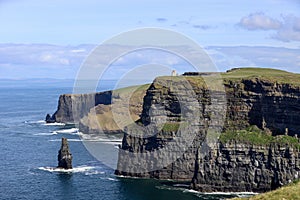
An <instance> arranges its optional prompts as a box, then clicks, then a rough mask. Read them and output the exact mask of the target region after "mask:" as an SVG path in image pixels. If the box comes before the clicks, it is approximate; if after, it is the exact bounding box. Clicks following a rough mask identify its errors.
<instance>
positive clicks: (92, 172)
mask: <svg viewBox="0 0 300 200" xmlns="http://www.w3.org/2000/svg"><path fill="white" fill-rule="evenodd" d="M84 174H85V175H97V174H105V172H102V171H97V170H96V171H88V172H86V173H84Z"/></svg>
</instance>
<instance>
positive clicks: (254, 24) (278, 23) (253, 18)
mask: <svg viewBox="0 0 300 200" xmlns="http://www.w3.org/2000/svg"><path fill="white" fill-rule="evenodd" d="M238 26H239V27H241V28H244V29H247V30H249V31H258V30H263V31H268V30H273V31H275V33H273V34H271V35H270V37H271V38H272V39H276V40H280V41H283V42H292V41H300V17H297V16H294V15H287V16H283V15H282V16H281V19H280V20H278V19H274V18H272V17H269V16H267V15H265V14H264V13H261V12H258V13H251V14H249V15H248V16H245V17H243V18H242V19H241V20H240V22H239V23H238Z"/></svg>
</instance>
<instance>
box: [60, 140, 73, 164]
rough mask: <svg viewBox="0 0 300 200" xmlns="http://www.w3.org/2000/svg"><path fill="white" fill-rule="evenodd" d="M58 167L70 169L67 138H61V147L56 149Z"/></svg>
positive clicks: (70, 157)
mask: <svg viewBox="0 0 300 200" xmlns="http://www.w3.org/2000/svg"><path fill="white" fill-rule="evenodd" d="M57 160H58V166H57V167H58V168H63V169H72V154H71V152H70V149H69V145H68V140H67V138H61V147H60V150H59V151H58V156H57Z"/></svg>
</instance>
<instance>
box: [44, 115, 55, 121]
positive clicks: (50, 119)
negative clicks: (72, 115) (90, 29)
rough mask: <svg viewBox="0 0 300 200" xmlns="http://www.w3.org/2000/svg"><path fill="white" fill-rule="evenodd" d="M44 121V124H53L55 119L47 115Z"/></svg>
mask: <svg viewBox="0 0 300 200" xmlns="http://www.w3.org/2000/svg"><path fill="white" fill-rule="evenodd" d="M45 121H46V123H54V122H55V118H54V117H53V116H51V115H50V114H47V115H46V119H45Z"/></svg>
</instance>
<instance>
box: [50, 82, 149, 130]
mask: <svg viewBox="0 0 300 200" xmlns="http://www.w3.org/2000/svg"><path fill="white" fill-rule="evenodd" d="M148 87H149V84H145V85H140V86H132V87H127V88H122V89H117V90H114V91H105V92H98V93H91V94H63V95H60V97H59V100H58V107H57V110H56V112H55V113H54V114H53V115H52V116H49V115H47V117H46V120H47V119H48V121H49V122H60V123H75V124H79V129H80V131H82V132H84V133H95V132H97V131H98V130H99V127H101V129H103V130H104V131H107V132H121V131H122V130H121V128H120V127H118V125H117V124H116V123H115V122H114V120H113V116H112V111H111V105H112V103H113V104H115V105H118V106H121V107H122V106H123V107H124V106H127V105H126V103H127V101H126V100H127V99H128V98H129V95H131V96H130V98H129V99H130V101H129V109H130V115H131V118H132V119H133V120H134V121H136V120H138V119H139V118H140V114H141V112H142V105H143V97H144V95H145V93H146V90H147V88H148ZM125 125H128V124H125ZM125 125H124V126H125Z"/></svg>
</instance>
